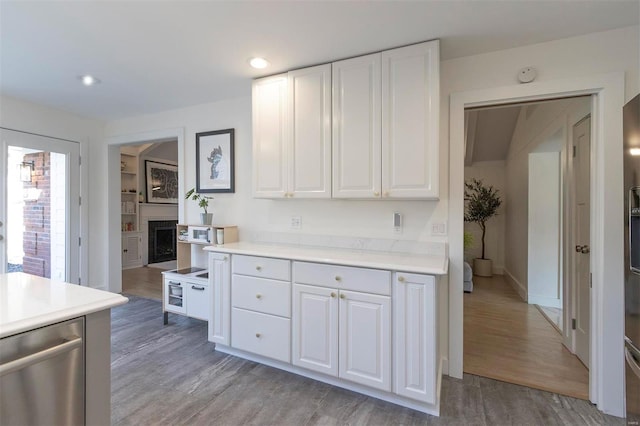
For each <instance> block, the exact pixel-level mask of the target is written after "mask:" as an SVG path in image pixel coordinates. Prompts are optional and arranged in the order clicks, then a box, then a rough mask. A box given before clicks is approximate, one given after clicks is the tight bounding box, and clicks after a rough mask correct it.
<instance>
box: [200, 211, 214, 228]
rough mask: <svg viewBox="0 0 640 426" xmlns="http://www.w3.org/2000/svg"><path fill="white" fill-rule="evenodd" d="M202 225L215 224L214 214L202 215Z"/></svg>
mask: <svg viewBox="0 0 640 426" xmlns="http://www.w3.org/2000/svg"><path fill="white" fill-rule="evenodd" d="M200 223H201V224H202V225H211V224H212V223H213V213H200Z"/></svg>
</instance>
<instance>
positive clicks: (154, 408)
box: [111, 296, 625, 426]
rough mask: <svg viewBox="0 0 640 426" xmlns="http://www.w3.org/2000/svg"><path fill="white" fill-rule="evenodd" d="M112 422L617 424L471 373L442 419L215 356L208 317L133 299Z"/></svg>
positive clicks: (124, 323) (120, 341)
mask: <svg viewBox="0 0 640 426" xmlns="http://www.w3.org/2000/svg"><path fill="white" fill-rule="evenodd" d="M111 318H112V339H111V340H112V356H111V370H112V379H111V392H112V398H111V402H112V418H111V420H112V424H114V425H193V426H197V425H282V426H288V425H291V426H302V425H400V424H402V425H479V426H483V425H510V424H513V425H545V426H547V425H577V424H580V425H603V424H611V425H620V426H623V425H624V424H625V423H624V420H623V419H618V418H615V417H610V416H607V415H603V414H602V413H600V412H599V411H598V410H597V409H596V408H595V407H593V406H592V405H591V404H590V403H589V402H587V401H583V400H579V399H574V398H570V397H565V396H560V395H557V394H553V393H548V392H543V391H538V390H535V389H530V388H526V387H522V386H517V385H512V384H508V383H503V382H499V381H495V380H491V379H486V378H482V377H477V376H472V375H465V377H464V379H463V380H457V379H451V378H448V377H444V378H443V383H442V394H441V395H442V396H441V398H442V403H441V417H433V416H429V415H426V414H423V413H419V412H417V411H414V410H410V409H408V408H402V407H399V406H396V405H393V404H390V403H387V402H383V401H379V400H377V399H374V398H369V397H366V396H363V395H360V394H357V393H354V392H350V391H347V390H344V389H340V388H336V387H334V386H330V385H327V384H324V383H320V382H316V381H314V380H311V379H307V378H304V377H300V376H297V375H294V374H291V373H287V372H284V371H280V370H277V369H274V368H271V367H266V366H263V365H260V364H256V363H254V362H251V361H246V360H243V359H241V358H236V357H234V356H231V355H226V354H223V353H219V352H216V351H215V350H214V345H213V344H212V343H209V342H208V341H207V323H206V322H204V321H199V320H195V319H190V318H186V317H182V316H179V315H170V316H169V325H167V326H163V325H162V307H161V304H160V302H157V301H153V300H149V299H142V298H138V297H135V296H131V298H130V301H129V303H128V304H126V305H123V306H119V307H116V308H114V309H113V311H112V316H111Z"/></svg>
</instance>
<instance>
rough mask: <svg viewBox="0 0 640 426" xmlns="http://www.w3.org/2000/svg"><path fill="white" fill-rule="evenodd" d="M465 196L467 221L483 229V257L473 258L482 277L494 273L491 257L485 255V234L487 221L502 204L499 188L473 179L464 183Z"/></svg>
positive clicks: (476, 272)
mask: <svg viewBox="0 0 640 426" xmlns="http://www.w3.org/2000/svg"><path fill="white" fill-rule="evenodd" d="M464 186H465V189H464V198H465V201H466V202H467V208H466V212H465V214H464V220H465V222H475V223H477V224H478V226H480V229H482V257H480V258H475V259H473V273H474V274H475V275H478V276H481V277H490V276H491V275H492V268H493V265H492V262H491V259H487V258H486V257H485V243H484V239H485V234H486V233H487V221H488V220H489V219H491V218H492V217H494V216H495V215H497V214H498V207H500V205H501V204H502V200H501V199H500V195H499V193H498V190H497V189H495V188H494V187H493V186H491V185H489V186H485V185H484V184H483V183H482V181H481V180H479V179H471V180H468V181H467V182H465V183H464Z"/></svg>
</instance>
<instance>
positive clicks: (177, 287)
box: [162, 276, 187, 314]
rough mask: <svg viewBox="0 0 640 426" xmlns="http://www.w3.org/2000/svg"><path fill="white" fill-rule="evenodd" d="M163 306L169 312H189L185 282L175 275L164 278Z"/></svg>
mask: <svg viewBox="0 0 640 426" xmlns="http://www.w3.org/2000/svg"><path fill="white" fill-rule="evenodd" d="M162 293H163V299H164V303H163V308H164V310H165V311H167V312H174V313H176V314H186V313H187V297H186V290H185V284H184V283H183V282H182V281H181V280H179V279H177V278H174V277H171V276H168V277H165V279H164V288H163V291H162Z"/></svg>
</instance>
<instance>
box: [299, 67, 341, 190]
mask: <svg viewBox="0 0 640 426" xmlns="http://www.w3.org/2000/svg"><path fill="white" fill-rule="evenodd" d="M288 77H289V110H288V111H289V142H290V148H289V158H290V167H289V197H304V198H330V197H331V64H326V65H319V66H316V67H311V68H303V69H300V70H296V71H290V72H289V75H288Z"/></svg>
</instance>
